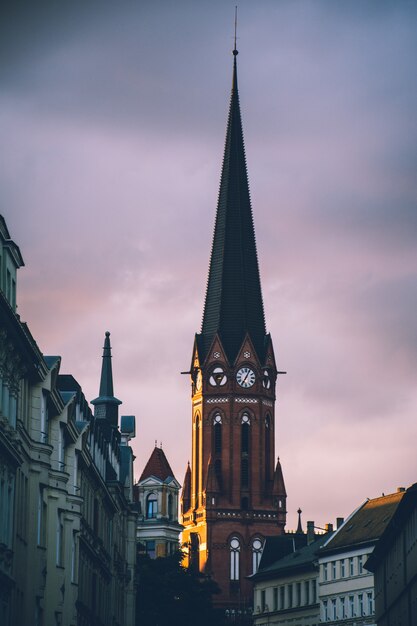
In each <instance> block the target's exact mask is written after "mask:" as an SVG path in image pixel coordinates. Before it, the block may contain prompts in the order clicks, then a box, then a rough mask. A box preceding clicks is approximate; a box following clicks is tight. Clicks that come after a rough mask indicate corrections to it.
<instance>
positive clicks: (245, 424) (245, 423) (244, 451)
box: [241, 413, 250, 454]
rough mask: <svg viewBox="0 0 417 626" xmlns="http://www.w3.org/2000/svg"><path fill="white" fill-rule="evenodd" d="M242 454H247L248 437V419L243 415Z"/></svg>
mask: <svg viewBox="0 0 417 626" xmlns="http://www.w3.org/2000/svg"><path fill="white" fill-rule="evenodd" d="M241 432H242V444H241V446H242V454H249V435H250V419H249V416H248V415H247V414H246V413H245V414H244V415H243V416H242V426H241Z"/></svg>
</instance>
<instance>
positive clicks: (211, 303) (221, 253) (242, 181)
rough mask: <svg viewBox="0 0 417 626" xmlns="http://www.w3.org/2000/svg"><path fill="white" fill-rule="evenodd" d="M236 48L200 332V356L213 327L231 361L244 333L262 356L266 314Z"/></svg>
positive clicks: (207, 343)
mask: <svg viewBox="0 0 417 626" xmlns="http://www.w3.org/2000/svg"><path fill="white" fill-rule="evenodd" d="M237 54H238V51H237V49H236V40H235V48H234V50H233V57H234V58H233V80H232V93H231V98H230V109H229V118H228V123H227V132H226V142H225V149H224V159H223V167H222V174H221V182H220V192H219V199H218V204H217V215H216V224H215V229H214V237H213V246H212V252H211V260H210V269H209V277H208V283H207V292H206V301H205V307H204V315H203V323H202V329H201V335H200V336H199V338H198V341H199V348H200V351H201V356H202V357H203V358H205V356H206V354H207V351H208V350H209V347H210V344H211V342H212V341H213V339H214V336H215V335H216V334H217V333H218V334H219V336H220V339H221V341H222V343H223V347H224V349H225V351H226V354H227V357H228V359H229V361H230V362H231V363H232V362H233V361H234V359H235V358H236V355H237V352H238V350H239V348H240V347H241V345H242V342H243V339H244V337H245V334H246V333H248V334H249V336H250V337H251V340H252V342H253V344H254V347H255V349H256V350H257V352H258V355H259V356H260V357H261V358H262V356H263V352H264V343H265V335H266V331H265V320H264V309H263V302H262V294H261V283H260V278H259V268H258V258H257V252H256V243H255V232H254V226H253V219H252V208H251V202H250V194H249V184H248V175H247V170H246V158H245V148H244V141H243V131H242V121H241V115H240V105H239V93H238V83H237V63H236V57H237Z"/></svg>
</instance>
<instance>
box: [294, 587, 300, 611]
mask: <svg viewBox="0 0 417 626" xmlns="http://www.w3.org/2000/svg"><path fill="white" fill-rule="evenodd" d="M295 605H296V606H300V605H301V583H296V585H295Z"/></svg>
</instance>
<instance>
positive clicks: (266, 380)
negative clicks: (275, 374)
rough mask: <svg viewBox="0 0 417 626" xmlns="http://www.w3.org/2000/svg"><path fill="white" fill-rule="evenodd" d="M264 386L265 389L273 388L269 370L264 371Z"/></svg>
mask: <svg viewBox="0 0 417 626" xmlns="http://www.w3.org/2000/svg"><path fill="white" fill-rule="evenodd" d="M262 384H263V386H264V387H265V389H270V388H271V378H270V376H269V372H268V370H264V371H263V378H262Z"/></svg>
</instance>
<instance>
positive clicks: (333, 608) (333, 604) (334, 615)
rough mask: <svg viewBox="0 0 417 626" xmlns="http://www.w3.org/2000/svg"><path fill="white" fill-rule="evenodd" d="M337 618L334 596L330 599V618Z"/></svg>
mask: <svg viewBox="0 0 417 626" xmlns="http://www.w3.org/2000/svg"><path fill="white" fill-rule="evenodd" d="M336 618H337V612H336V598H333V599H332V617H331V619H333V620H335V619H336Z"/></svg>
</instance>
